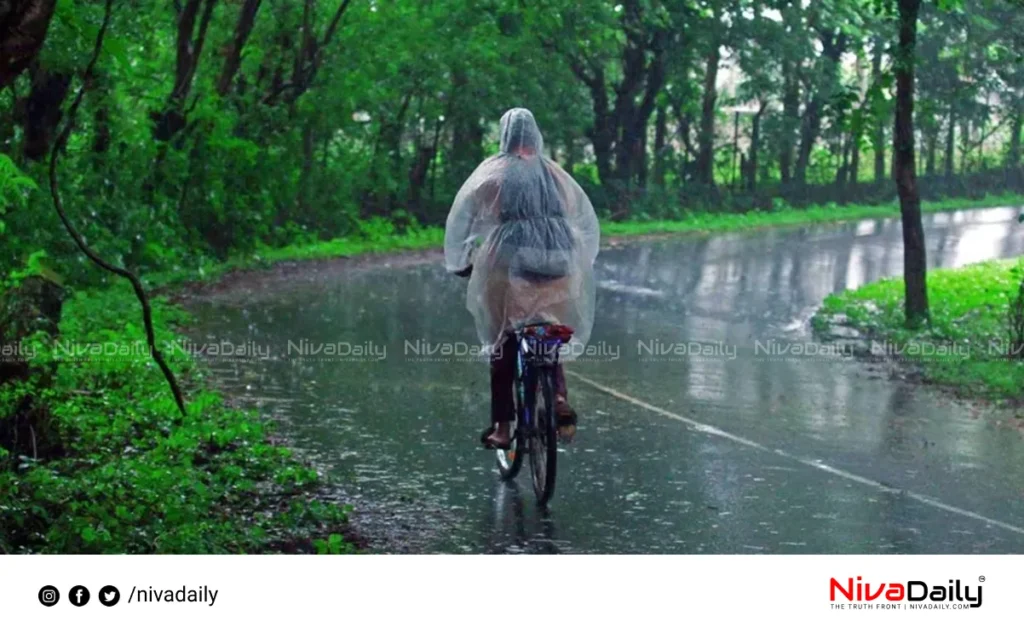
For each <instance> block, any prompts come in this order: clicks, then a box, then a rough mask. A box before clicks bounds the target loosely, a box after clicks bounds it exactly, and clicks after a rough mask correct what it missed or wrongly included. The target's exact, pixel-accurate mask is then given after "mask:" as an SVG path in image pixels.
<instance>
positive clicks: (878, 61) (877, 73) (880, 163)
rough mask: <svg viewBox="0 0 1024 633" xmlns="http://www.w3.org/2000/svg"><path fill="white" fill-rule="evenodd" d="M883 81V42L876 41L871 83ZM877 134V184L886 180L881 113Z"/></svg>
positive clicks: (876, 118) (876, 114) (883, 129)
mask: <svg viewBox="0 0 1024 633" xmlns="http://www.w3.org/2000/svg"><path fill="white" fill-rule="evenodd" d="M881 81H882V41H881V38H878V39H876V40H875V45H874V47H873V50H872V51H871V82H872V85H873V86H878V85H880V84H881ZM874 118H875V133H874V138H873V139H872V143H871V144H872V146H873V148H874V150H875V182H882V181H883V180H885V121H884V120H883V119H882V117H881V116H880V113H878V112H875V117H874Z"/></svg>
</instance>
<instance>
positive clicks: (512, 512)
mask: <svg viewBox="0 0 1024 633" xmlns="http://www.w3.org/2000/svg"><path fill="white" fill-rule="evenodd" d="M1018 212H1019V210H1014V209H993V210H986V211H964V212H957V213H951V214H940V215H932V216H928V217H926V218H925V234H926V236H927V241H928V248H929V265H930V266H934V267H938V266H941V267H955V266H961V265H964V264H968V263H971V262H975V261H981V260H986V259H993V258H998V257H1008V256H1012V255H1016V254H1020V253H1024V229H1021V228H1020V227H1019V225H1018V224H1017V223H1016V217H1017V214H1018ZM597 266H598V273H597V276H598V283H599V291H598V305H597V321H596V323H595V327H594V333H593V336H592V339H591V341H590V343H589V349H588V350H587V353H585V354H584V356H583V357H582V358H581V359H580V360H578V361H576V362H573V363H571V364H570V365H569V370H570V372H571V374H572V375H571V376H570V378H569V388H570V398H571V399H572V400H573V401H574V403H575V405H576V407H577V409H578V410H579V412H580V415H581V419H582V421H581V426H580V429H579V433H578V436H577V438H578V439H577V441H576V442H575V443H574V444H572V445H570V446H568V447H566V448H565V449H564V450H563V452H562V453H561V454H560V456H559V460H560V461H559V479H558V484H557V491H556V493H555V498H554V500H553V502H552V505H551V509H550V511H548V512H546V513H542V512H540V511H539V510H538V509H537V508H536V507H535V506H534V504H533V491H532V489H531V488H530V484H529V480H528V473H527V471H526V470H525V469H524V472H523V474H521V475H520V482H519V485H518V487H516V486H506V485H503V484H501V483H500V482H499V481H498V479H497V476H496V471H495V469H494V466H493V457H492V456H491V455H490V454H489V453H487V452H485V451H483V450H481V449H479V448H477V444H476V442H477V437H478V435H479V431H480V430H481V429H482V428H483V426H484V425H486V424H487V416H488V397H489V394H488V391H487V388H488V387H487V385H488V373H487V366H486V364H484V363H483V362H482V361H481V360H480V359H478V358H475V357H474V356H473V355H472V353H471V352H472V351H473V350H471V349H470V350H463V349H460V348H459V346H458V344H460V343H461V344H466V343H468V344H470V345H472V344H473V343H474V342H475V340H474V328H473V324H472V322H471V318H470V315H469V314H468V312H466V310H465V308H464V293H465V281H464V280H461V279H458V278H454V277H450V276H446V275H445V274H444V273H443V270H442V267H441V264H440V262H439V260H434V261H431V262H429V263H426V264H423V265H418V266H412V267H370V268H359V269H353V270H352V271H349V272H345V273H344V274H324V273H311V274H309V275H306V276H301V277H295V276H290V277H287V278H285V279H281V280H279V281H277V282H272V283H269V284H264V286H262V287H261V288H260V290H259V291H256V292H254V291H253V289H252V288H251V287H248V288H237V289H234V290H232V289H230V288H229V289H227V290H226V291H223V292H220V293H218V294H215V295H212V296H208V297H206V298H205V300H203V301H200V302H197V303H195V304H194V305H193V306H192V311H193V312H194V314H195V315H196V317H197V323H196V325H195V328H194V329H193V331H192V333H191V334H192V338H193V341H194V342H195V343H196V344H197V345H202V344H211V343H225V342H226V343H230V344H231V345H235V346H246V347H247V350H248V351H249V359H248V360H245V361H242V360H239V359H233V360H228V359H224V358H219V359H218V358H214V357H212V355H211V354H210V353H209V350H207V361H208V367H209V369H210V371H211V375H212V376H213V378H214V380H215V382H216V383H217V384H218V385H219V386H220V387H221V388H222V389H223V390H224V391H226V392H228V393H230V394H232V395H233V396H235V397H237V398H238V399H239V400H241V401H243V402H245V403H247V404H250V405H252V406H255V407H258V408H259V409H261V410H262V411H264V412H266V413H267V414H268V415H272V416H274V417H275V418H277V419H279V420H281V429H282V431H283V432H284V433H285V434H286V435H287V436H288V437H289V438H290V439H291V440H292V441H293V442H294V444H295V445H296V446H298V447H300V448H301V449H303V450H304V451H306V452H307V453H308V454H309V455H310V456H311V457H312V458H313V459H315V460H316V461H317V462H318V463H320V464H321V465H323V466H324V468H326V469H328V470H329V471H330V472H331V473H332V475H334V476H335V477H336V479H337V480H338V481H340V482H341V486H342V488H343V490H344V492H345V495H346V496H347V497H349V498H351V499H352V503H353V504H354V505H355V506H356V507H357V511H356V513H355V516H354V520H355V522H356V523H357V525H359V526H360V528H361V529H362V530H363V531H364V532H366V533H367V535H368V536H370V537H371V540H372V541H373V543H374V545H375V546H376V547H377V548H378V549H379V550H381V551H400V552H401V551H411V552H588V553H648V552H650V553H757V552H761V553H1024V437H1022V434H1021V432H1020V431H1019V430H1017V429H1016V428H1014V427H1013V425H1008V424H1000V423H999V421H1000V419H999V415H1003V414H992V413H988V412H984V411H979V410H976V409H974V408H973V407H971V406H970V405H966V404H961V403H955V402H951V401H950V400H949V399H948V398H947V397H945V396H943V395H941V394H940V393H939V392H937V391H936V390H934V389H932V388H929V387H925V386H921V385H915V384H911V383H908V382H905V381H900V380H892V379H890V378H889V373H888V369H886V368H885V366H884V365H881V364H872V363H863V362H860V361H856V360H852V359H851V358H850V357H849V356H848V355H839V356H838V357H837V356H835V355H832V356H824V355H822V354H813V353H812V354H804V355H800V354H798V353H797V351H798V350H795V349H794V348H793V347H792V345H791V344H793V343H807V342H810V341H813V338H812V336H811V333H810V328H809V325H808V323H807V321H808V319H809V317H810V316H811V315H812V314H813V312H814V310H815V309H816V308H817V306H819V305H820V303H821V301H822V299H824V297H826V296H827V295H828V294H829V293H831V292H835V291H838V290H842V289H844V288H848V287H854V286H858V285H861V284H863V283H865V282H867V281H871V280H873V279H877V278H880V277H885V276H892V275H899V274H900V272H901V267H902V250H901V237H900V228H899V222H898V221H893V220H884V221H883V220H878V221H874V220H873V221H863V222H856V223H851V224H845V225H839V226H828V227H820V226H819V227H807V228H798V229H781V230H767V231H760V232H754V233H744V234H734V235H721V236H712V237H686V238H674V239H664V240H651V241H642V242H633V243H630V244H627V245H624V246H621V247H613V248H609V249H605V250H603V251H602V253H601V255H600V256H599V257H598V265H597ZM329 343H333V344H334V348H333V349H331V347H325V348H318V347H317V346H318V345H324V344H329ZM444 344H449V347H451V348H453V349H447V348H445V346H444ZM787 344H790V347H788V348H787V347H786V346H787ZM698 349H699V353H698ZM221 351H222V352H223V351H224V349H223V348H222V349H221ZM464 351H465V352H468V353H465V354H463V353H462V352H464Z"/></svg>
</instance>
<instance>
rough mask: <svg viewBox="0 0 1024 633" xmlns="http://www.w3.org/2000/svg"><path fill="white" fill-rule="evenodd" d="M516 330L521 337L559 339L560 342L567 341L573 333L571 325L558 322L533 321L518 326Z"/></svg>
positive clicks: (547, 339)
mask: <svg viewBox="0 0 1024 633" xmlns="http://www.w3.org/2000/svg"><path fill="white" fill-rule="evenodd" d="M518 332H519V336H520V337H522V338H532V339H539V340H542V341H559V342H560V343H568V342H569V339H571V338H572V335H573V329H572V328H571V327H569V326H568V325H562V324H560V323H534V324H532V325H527V326H524V327H521V328H519V330H518Z"/></svg>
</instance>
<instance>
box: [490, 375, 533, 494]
mask: <svg viewBox="0 0 1024 633" xmlns="http://www.w3.org/2000/svg"><path fill="white" fill-rule="evenodd" d="M529 378H530V376H518V377H516V381H515V384H514V387H513V392H514V394H515V399H516V423H515V426H514V427H513V429H512V446H511V447H510V448H509V449H508V450H507V451H506V450H502V449H500V448H499V449H496V450H495V451H494V453H495V457H496V458H497V461H498V472H499V473H500V474H501V478H502V479H504V480H505V481H510V480H512V479H515V477H516V475H518V474H519V469H520V468H522V467H523V456H524V455H526V452H527V450H528V449H529V442H530V440H529V429H530V424H528V423H527V418H526V416H529V420H531V421H532V420H533V419H534V412H535V410H536V402H537V398H536V397H534V396H531V397H526V396H525V394H526V393H527V390H526V389H525V387H526V385H524V384H523V381H524V380H529ZM534 385H536V383H534ZM536 391H537V388H536V386H534V387H533V389H532V390H530V391H529V393H531V394H532V393H535V392H536ZM527 406H529V407H530V410H529V411H526V410H525V408H526V407H527Z"/></svg>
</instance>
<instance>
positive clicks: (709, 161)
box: [695, 41, 721, 186]
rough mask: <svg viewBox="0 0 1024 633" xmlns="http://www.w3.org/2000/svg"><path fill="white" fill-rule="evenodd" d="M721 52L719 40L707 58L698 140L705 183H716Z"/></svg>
mask: <svg viewBox="0 0 1024 633" xmlns="http://www.w3.org/2000/svg"><path fill="white" fill-rule="evenodd" d="M720 57H721V54H720V52H719V50H718V43H717V41H716V42H715V43H714V44H713V46H712V49H711V52H710V53H708V56H707V57H706V58H705V71H704V98H703V100H702V101H701V114H700V135H699V140H698V150H697V164H696V166H695V167H696V169H695V171H696V175H697V182H699V183H701V184H703V185H709V186H714V184H715V102H716V101H717V100H718V91H717V89H716V86H715V84H716V82H717V81H718V63H719V61H720Z"/></svg>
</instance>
